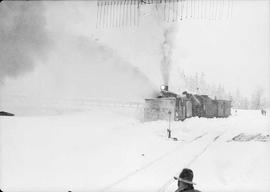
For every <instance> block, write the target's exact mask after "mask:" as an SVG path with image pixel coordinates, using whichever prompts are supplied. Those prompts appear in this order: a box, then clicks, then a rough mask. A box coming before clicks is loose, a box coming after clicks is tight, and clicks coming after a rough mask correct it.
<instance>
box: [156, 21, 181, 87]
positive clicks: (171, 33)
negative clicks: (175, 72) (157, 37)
mask: <svg viewBox="0 0 270 192" xmlns="http://www.w3.org/2000/svg"><path fill="white" fill-rule="evenodd" d="M176 32H177V29H176V27H175V26H169V27H167V28H164V32H163V37H164V40H163V42H162V45H161V51H162V60H161V68H160V69H161V74H162V77H163V81H164V84H165V85H168V84H169V81H170V71H171V63H172V51H173V48H174V44H175V35H176Z"/></svg>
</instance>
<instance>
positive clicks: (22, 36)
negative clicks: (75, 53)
mask: <svg viewBox="0 0 270 192" xmlns="http://www.w3.org/2000/svg"><path fill="white" fill-rule="evenodd" d="M43 14H44V7H43V5H42V3H41V2H23V1H22V2H18V1H16V2H12V1H8V2H7V1H4V2H1V4H0V43H1V44H0V53H1V54H0V82H3V80H4V79H5V78H6V77H17V76H18V75H22V74H24V73H26V72H28V71H31V70H32V69H33V68H34V66H35V59H44V58H45V57H44V56H45V55H46V52H47V50H48V46H49V38H48V36H47V34H46V31H45V28H44V25H45V18H44V16H43Z"/></svg>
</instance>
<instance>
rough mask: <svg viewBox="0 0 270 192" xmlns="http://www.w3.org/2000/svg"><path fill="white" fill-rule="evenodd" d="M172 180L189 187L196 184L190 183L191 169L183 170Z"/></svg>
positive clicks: (191, 177) (191, 178)
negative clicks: (186, 184)
mask: <svg viewBox="0 0 270 192" xmlns="http://www.w3.org/2000/svg"><path fill="white" fill-rule="evenodd" d="M174 179H175V180H178V181H182V182H184V183H188V184H191V185H196V183H193V182H192V180H193V171H192V170H191V169H187V168H184V169H183V170H182V172H181V173H180V175H179V177H174Z"/></svg>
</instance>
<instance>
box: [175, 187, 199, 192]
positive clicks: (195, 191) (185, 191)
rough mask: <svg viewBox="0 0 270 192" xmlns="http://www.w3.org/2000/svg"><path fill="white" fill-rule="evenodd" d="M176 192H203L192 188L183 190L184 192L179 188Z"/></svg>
mask: <svg viewBox="0 0 270 192" xmlns="http://www.w3.org/2000/svg"><path fill="white" fill-rule="evenodd" d="M175 192H201V191H198V190H196V189H193V187H192V188H191V189H190V188H189V189H187V188H186V189H182V190H181V189H179V188H178V189H177V190H176V191H175Z"/></svg>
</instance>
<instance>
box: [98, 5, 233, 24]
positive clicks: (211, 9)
mask: <svg viewBox="0 0 270 192" xmlns="http://www.w3.org/2000/svg"><path fill="white" fill-rule="evenodd" d="M144 6H151V13H150V14H153V13H157V14H156V15H158V16H159V17H160V18H161V19H162V20H163V21H164V22H179V21H182V20H185V19H204V20H220V19H228V18H230V17H231V15H232V8H233V0H97V20H96V27H97V28H120V27H136V26H139V24H140V20H141V19H143V16H142V14H141V11H142V9H143V8H144Z"/></svg>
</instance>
